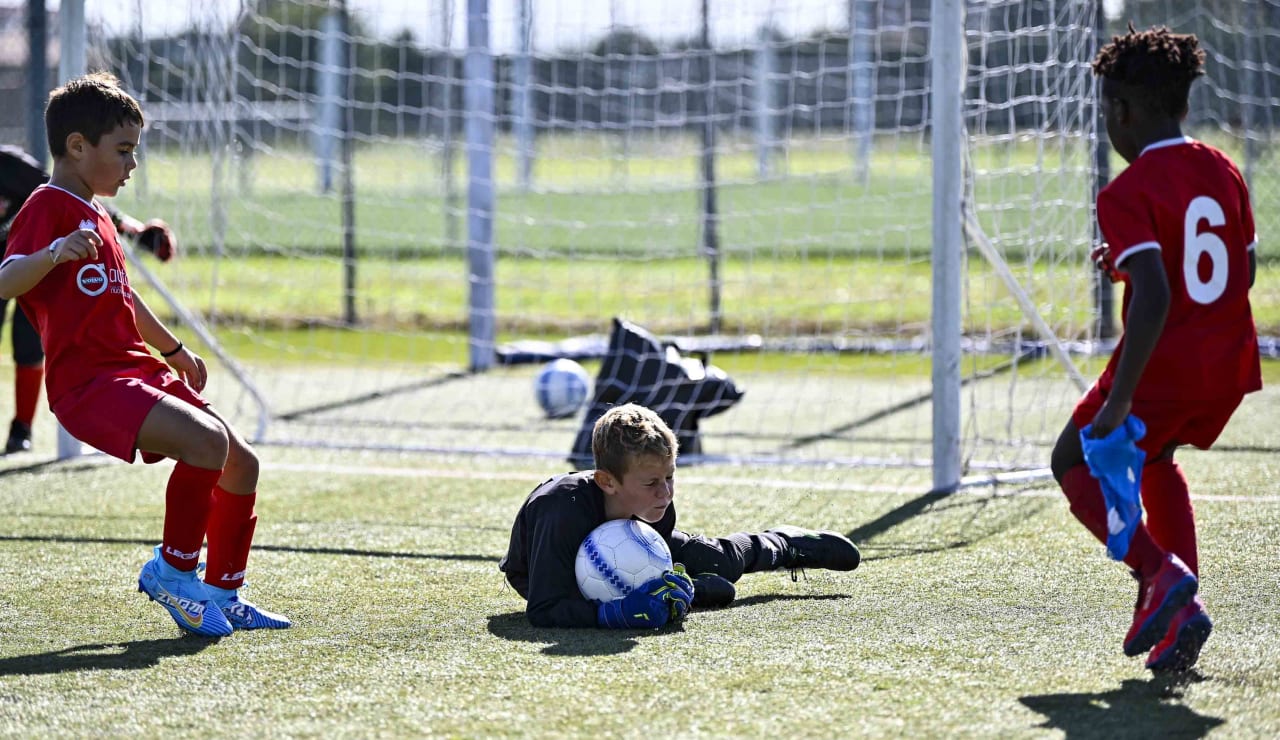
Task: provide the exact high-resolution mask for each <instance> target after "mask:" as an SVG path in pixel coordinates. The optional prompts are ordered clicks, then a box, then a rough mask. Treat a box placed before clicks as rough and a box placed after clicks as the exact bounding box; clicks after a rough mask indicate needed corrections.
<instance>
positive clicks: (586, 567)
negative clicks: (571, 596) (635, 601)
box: [573, 519, 672, 601]
mask: <svg viewBox="0 0 1280 740" xmlns="http://www.w3.org/2000/svg"><path fill="white" fill-rule="evenodd" d="M671 567H672V566H671V550H670V549H669V548H668V547H667V543H666V542H665V541H663V539H662V535H660V534H658V532H657V530H655V529H654V528H653V527H650V526H649V525H648V524H645V523H644V522H642V521H638V520H636V519H612V520H610V521H607V522H605V523H604V524H601V525H600V526H598V527H596V528H595V529H593V530H591V534H589V535H587V538H586V539H585V540H583V541H582V544H581V545H579V546H578V558H577V560H576V561H575V562H574V565H573V570H574V574H575V575H576V576H577V577H578V588H579V590H581V591H582V595H583V596H585V597H587V598H588V599H590V600H592V601H613V600H615V599H621V598H622V597H623V596H626V595H627V594H629V593H631V592H632V591H633V590H635V588H636V587H637V586H640V585H642V584H644V583H647V582H648V581H651V580H653V579H654V578H658V577H660V576H661V575H662V574H663V573H665V572H667V571H669V570H671Z"/></svg>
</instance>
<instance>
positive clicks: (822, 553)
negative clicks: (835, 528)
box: [765, 526, 862, 581]
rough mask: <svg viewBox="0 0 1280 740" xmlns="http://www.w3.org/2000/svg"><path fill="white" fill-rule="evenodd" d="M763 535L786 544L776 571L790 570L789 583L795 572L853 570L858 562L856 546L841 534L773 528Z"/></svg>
mask: <svg viewBox="0 0 1280 740" xmlns="http://www.w3.org/2000/svg"><path fill="white" fill-rule="evenodd" d="M765 533H766V534H776V535H778V536H779V537H781V538H782V541H783V542H785V543H786V546H787V549H786V551H785V552H783V553H782V562H780V563H779V564H778V567H780V568H788V569H790V570H791V580H793V581H794V580H796V573H797V571H800V570H803V569H805V568H821V569H824V570H853V569H855V568H857V567H858V563H860V562H862V553H860V552H858V546H857V545H855V544H853V543H852V542H850V541H849V538H848V537H845V536H844V535H842V534H837V533H835V532H815V531H813V530H811V529H801V528H800V527H791V526H782V527H774V528H773V529H769V530H765Z"/></svg>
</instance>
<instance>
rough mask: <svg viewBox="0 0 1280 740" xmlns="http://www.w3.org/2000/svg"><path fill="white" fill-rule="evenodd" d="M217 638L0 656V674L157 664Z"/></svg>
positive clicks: (192, 637)
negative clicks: (161, 660) (163, 659)
mask: <svg viewBox="0 0 1280 740" xmlns="http://www.w3.org/2000/svg"><path fill="white" fill-rule="evenodd" d="M217 642H218V641H217V640H216V639H213V638H208V637H199V636H196V635H184V636H182V637H178V638H174V639H168V640H136V641H134V642H114V643H113V642H108V643H96V644H88V645H76V646H75V647H69V648H63V649H62V650H54V651H52V652H48V653H36V654H34V655H17V656H14V657H12V658H0V676H38V675H43V674H49V673H67V672H79V671H103V670H131V669H138V668H151V667H153V666H156V665H159V664H160V659H161V658H169V657H174V656H180V655H194V654H196V653H198V652H200V651H201V650H204V649H205V648H207V647H209V646H210V645H214V644H217Z"/></svg>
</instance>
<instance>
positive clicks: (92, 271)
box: [76, 263, 107, 296]
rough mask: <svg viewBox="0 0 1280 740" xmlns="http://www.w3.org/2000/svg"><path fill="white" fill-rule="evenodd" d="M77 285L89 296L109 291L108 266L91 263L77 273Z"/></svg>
mask: <svg viewBox="0 0 1280 740" xmlns="http://www.w3.org/2000/svg"><path fill="white" fill-rule="evenodd" d="M76 287H78V288H79V289H80V292H81V293H84V294H85V295H88V296H95V295H102V294H103V293H105V292H106V291H107V268H105V267H103V266H102V265H100V264H97V263H91V264H88V265H85V266H84V267H81V268H80V271H79V272H77V273H76Z"/></svg>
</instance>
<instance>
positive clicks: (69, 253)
mask: <svg viewBox="0 0 1280 740" xmlns="http://www.w3.org/2000/svg"><path fill="white" fill-rule="evenodd" d="M101 246H102V237H100V236H98V232H96V231H94V230H93V229H79V230H77V231H73V232H71V233H70V234H68V235H66V236H64V237H62V238H61V239H56V240H54V242H53V243H52V244H50V245H49V246H48V247H47V248H46V249H41V250H39V251H36V252H33V253H31V254H28V255H26V256H25V257H18V258H16V259H10V260H8V261H7V262H6V263H5V264H4V266H3V267H0V298H4V299H6V300H7V299H9V298H16V297H18V296H20V295H22V294H23V293H26V292H27V291H28V290H31V289H32V288H34V287H35V286H36V285H37V284H39V282H40V281H41V280H43V279H44V277H45V275H48V274H49V273H50V272H51V271H52V270H53V268H54V267H56V266H58V265H61V264H63V263H64V262H75V261H77V260H83V259H90V260H94V259H97V258H98V249H99V248H100V247H101Z"/></svg>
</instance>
